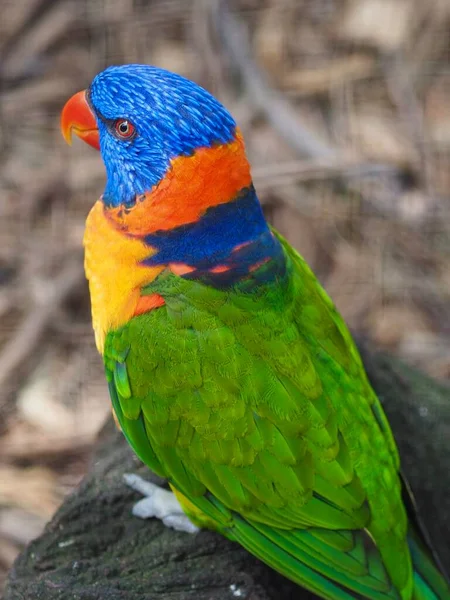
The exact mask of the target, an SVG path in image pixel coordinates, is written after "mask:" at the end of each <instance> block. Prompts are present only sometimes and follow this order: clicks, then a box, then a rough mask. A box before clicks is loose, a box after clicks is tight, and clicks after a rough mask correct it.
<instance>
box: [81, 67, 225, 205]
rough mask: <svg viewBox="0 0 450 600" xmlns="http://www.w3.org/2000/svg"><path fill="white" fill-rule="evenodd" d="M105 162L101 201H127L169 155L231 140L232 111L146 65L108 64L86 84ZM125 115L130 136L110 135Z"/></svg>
mask: <svg viewBox="0 0 450 600" xmlns="http://www.w3.org/2000/svg"><path fill="white" fill-rule="evenodd" d="M89 101H90V103H91V106H92V108H93V110H94V112H95V113H96V117H97V122H98V128H99V134H100V149H101V153H102V157H103V161H104V163H105V167H106V177H107V182H106V187H105V192H104V195H103V201H104V202H105V204H107V205H109V206H118V205H119V204H123V203H125V204H127V203H128V204H131V203H133V202H134V199H135V196H136V195H139V194H143V193H144V192H147V191H148V190H150V189H151V188H152V187H153V186H154V185H155V184H156V183H158V181H160V180H161V179H162V178H163V177H164V175H165V173H166V172H167V170H168V168H169V166H170V161H171V159H173V158H175V157H177V156H189V155H191V154H192V153H193V152H194V151H195V150H196V149H197V148H200V147H211V146H212V145H214V144H217V143H222V144H223V143H227V142H230V141H231V140H232V139H233V137H234V134H235V129H236V123H235V122H234V120H233V118H232V116H231V115H230V113H229V112H228V111H227V110H226V109H225V108H224V107H223V106H222V105H221V104H220V103H219V102H218V101H217V100H216V99H215V98H214V97H213V96H212V95H211V94H210V93H209V92H207V91H206V90H204V89H203V88H201V87H200V86H198V85H197V84H195V83H193V82H192V81H189V80H188V79H185V78H184V77H181V76H180V75H176V74H175V73H170V72H169V71H165V70H163V69H159V68H157V67H152V66H148V65H123V66H118V67H109V68H108V69H106V70H105V71H102V72H101V73H99V74H98V75H97V76H96V77H95V79H94V80H93V82H92V84H91V86H90V89H89ZM117 119H128V120H129V121H130V122H131V123H132V124H133V125H134V127H135V129H136V135H135V136H134V137H133V138H132V139H130V140H128V141H127V140H122V139H119V138H118V137H117V136H115V135H114V128H113V125H114V122H115V121H116V120H117Z"/></svg>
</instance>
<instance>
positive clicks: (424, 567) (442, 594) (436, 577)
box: [408, 530, 450, 600]
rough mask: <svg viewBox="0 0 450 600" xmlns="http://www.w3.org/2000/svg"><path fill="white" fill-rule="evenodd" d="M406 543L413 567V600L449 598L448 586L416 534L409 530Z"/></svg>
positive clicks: (449, 589)
mask: <svg viewBox="0 0 450 600" xmlns="http://www.w3.org/2000/svg"><path fill="white" fill-rule="evenodd" d="M408 545H409V549H410V552H411V558H412V561H413V567H414V594H413V600H450V588H449V585H448V584H447V582H446V580H445V579H444V577H443V576H442V575H441V573H439V571H438V570H437V568H436V567H435V564H434V561H433V559H432V558H431V556H430V554H429V552H428V550H427V549H426V548H425V547H424V545H423V544H422V542H421V541H420V539H419V538H418V536H417V534H416V533H415V532H414V531H412V530H411V531H410V532H409V534H408Z"/></svg>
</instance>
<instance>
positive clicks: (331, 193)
mask: <svg viewBox="0 0 450 600" xmlns="http://www.w3.org/2000/svg"><path fill="white" fill-rule="evenodd" d="M227 7H228V9H227ZM224 8H225V9H227V10H225V12H223V9H224ZM221 10H222V12H220V11H221ZM0 14H1V19H0V144H1V151H0V390H1V391H0V580H1V579H2V577H3V575H4V573H5V572H6V570H7V569H8V568H9V566H10V564H11V562H12V560H13V559H14V557H15V555H16V553H17V552H18V550H19V549H20V548H21V547H23V545H24V544H25V543H26V542H27V541H28V540H29V539H30V538H32V537H34V536H35V535H37V534H38V533H39V532H40V531H41V529H42V526H43V524H44V523H45V521H46V520H47V519H48V518H49V517H50V516H51V514H52V513H53V512H54V510H55V508H56V507H57V506H58V505H59V503H60V502H61V500H62V498H63V497H64V495H65V494H66V493H68V491H70V490H71V489H72V488H73V487H74V486H75V485H76V484H77V482H78V481H79V480H80V478H81V476H82V474H83V473H84V470H85V468H86V464H87V460H88V457H89V453H90V449H91V445H92V442H93V439H94V436H95V433H96V431H97V430H98V428H99V427H100V425H101V423H102V422H103V420H104V418H105V416H106V414H107V413H108V411H109V400H108V397H107V391H106V386H105V384H104V381H103V372H102V365H101V361H100V358H99V357H98V356H97V353H96V350H95V348H94V342H93V335H92V332H91V326H90V320H89V319H90V316H89V300H88V295H87V288H86V284H85V282H84V278H83V276H82V270H81V263H82V254H81V240H82V235H83V226H84V220H85V217H86V214H87V212H88V210H89V208H90V206H91V205H92V204H93V202H94V201H95V199H96V198H97V197H98V196H99V195H100V194H101V192H102V188H103V185H104V173H103V166H102V162H101V159H100V157H99V155H98V154H96V153H95V152H94V151H93V150H91V149H90V148H88V147H86V146H84V145H82V144H81V143H77V142H76V143H75V144H74V146H73V148H72V149H70V148H68V147H67V146H66V145H65V144H64V142H63V140H62V138H61V135H60V133H59V126H58V119H59V112H60V110H61V107H62V106H63V104H64V102H65V101H66V100H67V98H68V97H69V96H70V95H71V94H72V93H74V92H76V91H78V90H79V89H83V88H85V87H86V86H87V85H88V84H89V82H90V80H91V79H92V77H93V76H94V75H95V74H96V73H97V72H98V71H100V70H102V69H103V68H104V67H106V66H107V65H110V64H119V63H124V62H125V63H126V62H144V63H152V64H155V65H158V66H160V67H165V68H168V69H170V70H174V71H177V72H179V73H181V74H183V75H186V76H188V77H190V78H192V79H194V80H196V81H197V82H198V83H200V84H202V85H203V86H205V87H207V88H208V89H209V90H211V91H212V92H213V93H215V94H216V95H217V96H218V97H219V99H220V100H221V101H222V102H224V104H225V105H226V106H227V107H228V108H229V109H230V110H231V112H232V113H233V115H234V116H235V118H236V120H237V121H238V123H239V125H240V126H241V128H242V130H243V132H244V137H245V139H246V142H247V148H248V154H249V157H250V160H251V163H252V165H253V172H254V179H255V185H256V187H257V190H258V191H259V195H260V199H261V201H262V202H263V204H264V207H265V209H266V212H267V215H268V217H269V218H270V220H271V222H272V223H274V224H275V226H276V227H278V228H279V229H280V230H281V231H282V232H283V233H284V234H285V235H287V237H288V238H289V239H290V241H291V242H292V243H293V244H294V245H295V246H296V247H297V248H298V249H299V250H300V252H301V253H302V254H303V255H304V256H305V258H306V259H307V260H308V261H309V263H310V264H311V266H312V267H313V269H314V270H315V272H316V273H317V275H318V276H319V278H320V280H321V281H322V282H323V284H324V285H325V287H326V289H327V290H328V291H329V293H330V295H331V296H332V297H333V299H334V300H335V302H336V304H337V306H338V308H339V310H340V311H341V312H342V314H343V316H344V317H345V319H346V320H347V323H348V324H349V325H350V327H351V328H352V329H353V331H354V332H355V333H357V334H359V335H362V336H364V337H365V338H367V339H368V340H369V343H372V344H373V345H375V346H377V347H380V348H383V349H387V350H391V351H393V352H395V353H396V354H397V355H398V356H400V357H402V358H403V359H404V360H406V361H407V362H409V363H410V364H412V365H417V366H418V367H419V368H420V369H422V370H424V371H426V372H427V373H429V374H431V375H432V376H433V377H436V378H439V379H443V380H445V379H448V377H449V375H450V348H449V338H448V335H449V326H448V324H449V323H450V318H449V314H448V310H449V288H450V263H449V260H448V258H449V250H450V239H449V231H450V220H449V204H448V201H449V195H450V175H449V173H450V168H449V167H450V160H449V157H450V103H449V97H450V71H449V64H448V59H449V56H450V48H449V35H448V31H449V28H450V5H449V3H448V2H447V1H446V0H430V1H429V2H423V0H354V1H351V0H347V1H344V0H265V1H258V0H247V1H245V0H242V1H240V2H239V1H235V2H231V1H230V2H228V3H224V2H217V1H216V0H211V1H207V0H198V1H193V2H189V1H186V0H148V1H144V0H140V1H138V0H135V1H132V0H92V1H89V2H88V1H87V0H82V1H75V0H54V1H50V0H22V1H20V2H19V1H17V0H16V1H10V0H0ZM0 587H1V583H0Z"/></svg>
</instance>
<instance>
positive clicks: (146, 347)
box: [104, 238, 413, 600]
mask: <svg viewBox="0 0 450 600" xmlns="http://www.w3.org/2000/svg"><path fill="white" fill-rule="evenodd" d="M280 239H281V238H280ZM282 243H283V245H284V249H285V253H286V259H287V275H286V276H285V277H284V278H283V279H282V280H281V281H279V282H278V284H277V285H273V284H272V285H264V284H262V285H259V286H255V285H254V281H252V280H251V279H249V280H247V281H245V282H243V283H242V284H239V286H238V287H234V288H233V289H232V290H217V289H214V288H212V287H208V286H205V285H202V284H201V283H198V282H194V281H188V280H185V279H182V278H180V277H176V276H174V275H172V274H170V273H163V274H161V275H160V276H159V277H158V279H157V280H155V282H154V283H153V284H151V286H149V287H148V288H147V290H146V291H147V292H148V293H155V292H157V293H159V294H161V295H162V296H163V297H164V299H165V301H166V304H165V306H163V307H161V308H159V309H157V310H154V311H152V312H150V313H147V314H145V315H142V316H139V317H136V318H134V319H132V320H131V321H130V322H129V323H128V324H127V325H126V326H125V327H123V328H121V329H120V330H118V331H116V332H112V333H110V334H109V335H108V337H107V340H106V349H105V356H104V359H105V366H106V373H107V377H108V380H109V386H110V392H111V398H112V402H113V405H114V409H115V411H116V414H117V415H118V418H119V420H120V422H121V425H122V428H123V431H124V433H125V435H126V437H127V438H128V440H129V442H130V444H131V445H132V446H133V448H134V449H135V451H136V453H137V454H138V455H139V457H140V458H141V459H142V460H143V461H144V462H145V463H146V464H147V465H148V466H149V467H150V468H151V469H153V470H154V471H155V472H156V473H158V474H160V475H162V476H165V477H167V478H168V479H169V480H170V482H171V483H172V484H173V485H174V486H175V487H176V488H177V489H178V490H179V491H180V492H181V493H183V494H184V495H185V496H186V497H187V498H188V499H189V500H190V501H191V502H192V503H193V504H194V505H195V506H197V508H198V509H200V510H201V511H203V512H204V513H205V514H207V515H208V516H209V517H211V518H212V519H213V520H214V521H215V522H216V523H217V527H218V529H220V530H221V531H222V532H223V533H224V534H225V535H227V536H228V537H230V538H231V539H235V540H237V541H239V542H240V543H241V544H242V545H243V546H245V547H246V548H247V549H248V550H249V551H250V552H252V553H254V554H255V555H256V556H258V557H259V558H261V559H262V560H264V561H265V562H266V563H268V564H269V565H271V566H272V567H274V568H275V569H276V570H278V571H280V572H281V573H283V574H285V575H286V576H288V577H290V578H291V579H293V580H294V581H297V582H298V583H299V584H301V585H303V586H305V587H307V588H309V589H310V590H312V591H314V592H316V593H317V594H319V595H322V596H323V597H325V598H329V599H337V598H342V599H344V598H353V597H359V596H363V597H367V598H373V599H380V600H381V599H383V600H386V598H401V597H403V598H410V597H411V593H412V586H413V578H412V569H411V562H410V556H409V551H408V548H407V544H406V530H407V519H406V515H405V511H404V508H403V504H402V501H401V497H400V482H399V478H398V475H397V471H398V467H399V463H398V456H397V452H396V448H395V444H394V442H393V439H392V436H391V433H390V429H389V426H388V424H387V421H386V419H385V417H384V414H383V411H382V409H381V407H380V405H379V402H378V399H377V398H376V396H375V394H374V393H373V391H372V390H371V388H370V386H369V384H368V383H367V380H366V377H365V374H364V370H363V367H362V365H361V362H360V358H359V356H358V353H357V351H356V349H355V347H354V345H353V342H352V340H351V337H350V334H349V333H348V331H347V329H346V327H345V325H344V323H343V321H342V319H341V318H340V317H339V315H338V314H337V312H336V311H335V309H334V307H333V305H332V303H331V301H330V300H329V298H328V297H327V296H326V294H325V292H324V291H323V290H322V288H321V287H320V285H319V284H318V282H317V280H316V279H315V277H314V275H313V274H312V272H311V271H310V269H309V268H308V266H307V265H306V263H305V262H304V261H303V260H302V259H301V257H300V256H299V255H298V254H297V253H296V252H295V251H293V250H292V249H291V248H290V247H289V246H288V245H287V244H286V243H285V242H284V241H283V240H282ZM261 269H264V267H261ZM261 269H260V270H259V271H261ZM255 276H256V275H255ZM258 276H259V277H261V272H259V273H258Z"/></svg>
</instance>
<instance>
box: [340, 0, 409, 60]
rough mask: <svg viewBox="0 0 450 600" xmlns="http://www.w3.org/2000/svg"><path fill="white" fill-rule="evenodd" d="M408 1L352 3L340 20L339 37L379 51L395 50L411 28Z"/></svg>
mask: <svg viewBox="0 0 450 600" xmlns="http://www.w3.org/2000/svg"><path fill="white" fill-rule="evenodd" d="M413 17H414V3H413V2H411V1H410V0H353V2H351V3H350V4H349V5H348V8H347V10H346V12H345V14H344V16H343V18H342V21H341V23H340V26H339V29H338V35H339V37H341V38H343V39H345V40H348V41H351V42H360V43H365V44H370V45H373V46H376V47H377V48H379V49H380V50H381V51H382V52H393V51H394V50H398V49H399V48H400V47H401V46H402V45H403V44H404V43H405V42H406V40H407V38H408V36H409V34H410V31H411V28H412V26H413Z"/></svg>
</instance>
